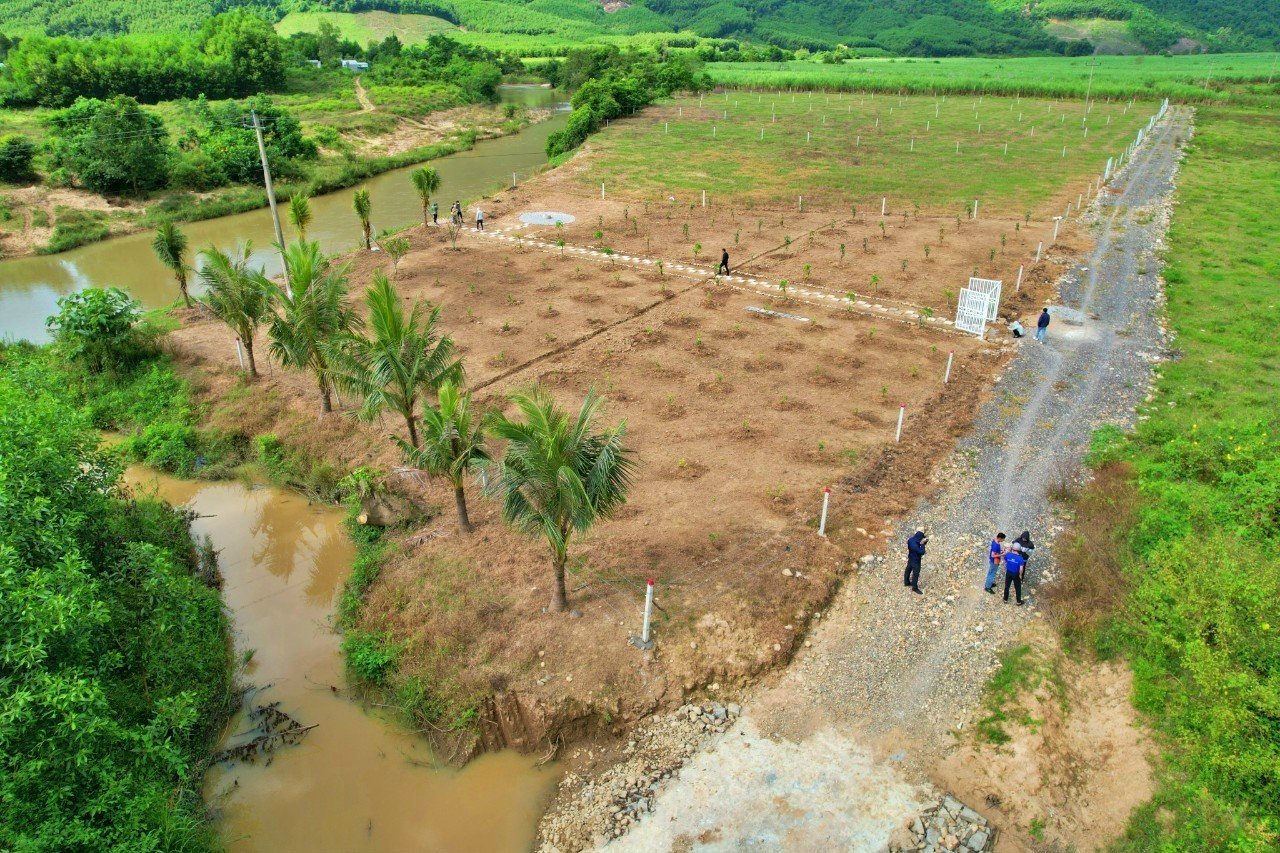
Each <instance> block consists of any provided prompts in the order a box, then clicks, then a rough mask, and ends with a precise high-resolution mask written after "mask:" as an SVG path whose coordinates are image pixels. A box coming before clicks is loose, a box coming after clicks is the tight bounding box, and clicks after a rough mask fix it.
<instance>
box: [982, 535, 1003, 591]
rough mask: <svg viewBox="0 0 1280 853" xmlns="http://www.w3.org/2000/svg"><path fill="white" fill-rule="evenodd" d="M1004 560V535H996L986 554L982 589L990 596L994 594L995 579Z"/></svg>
mask: <svg viewBox="0 0 1280 853" xmlns="http://www.w3.org/2000/svg"><path fill="white" fill-rule="evenodd" d="M1003 560H1004V534H1003V533H997V534H996V538H995V539H992V540H991V551H990V552H989V553H988V554H987V561H988V562H987V582H986V583H984V584H983V585H982V588H983V589H985V590H986V591H987V592H989V593H991V594H992V595H995V594H996V577H997V573H998V572H999V571H1000V563H1001V562H1002V561H1003Z"/></svg>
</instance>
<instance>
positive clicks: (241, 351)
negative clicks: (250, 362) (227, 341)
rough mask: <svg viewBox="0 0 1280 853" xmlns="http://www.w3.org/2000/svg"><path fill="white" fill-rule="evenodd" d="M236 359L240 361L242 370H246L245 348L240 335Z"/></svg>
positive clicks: (237, 338)
mask: <svg viewBox="0 0 1280 853" xmlns="http://www.w3.org/2000/svg"><path fill="white" fill-rule="evenodd" d="M236 358H238V359H239V360H240V369H241V370H244V347H243V346H241V345H240V336H239V335H236Z"/></svg>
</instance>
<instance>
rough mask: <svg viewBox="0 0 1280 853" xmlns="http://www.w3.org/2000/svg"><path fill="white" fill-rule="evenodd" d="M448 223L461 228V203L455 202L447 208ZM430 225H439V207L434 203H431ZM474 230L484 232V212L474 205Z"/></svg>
mask: <svg viewBox="0 0 1280 853" xmlns="http://www.w3.org/2000/svg"><path fill="white" fill-rule="evenodd" d="M449 221H450V222H452V223H453V224H454V225H456V226H457V227H459V228H461V227H462V202H460V201H455V202H454V203H453V205H452V206H451V207H450V208H449ZM431 224H432V225H439V224H440V205H439V204H437V203H436V202H434V201H433V202H431ZM476 230H477V231H483V230H484V211H483V210H481V209H480V206H479V205H476Z"/></svg>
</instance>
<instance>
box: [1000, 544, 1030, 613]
mask: <svg viewBox="0 0 1280 853" xmlns="http://www.w3.org/2000/svg"><path fill="white" fill-rule="evenodd" d="M1026 564H1027V559H1026V557H1024V556H1022V550H1021V549H1020V548H1019V547H1018V543H1016V542H1015V543H1014V544H1013V546H1012V547H1011V548H1010V549H1009V553H1008V554H1005V555H1004V600H1005V601H1008V600H1009V585H1010V584H1013V589H1014V592H1015V593H1016V594H1017V598H1018V606H1019V607H1021V606H1022V569H1023V567H1024V566H1026Z"/></svg>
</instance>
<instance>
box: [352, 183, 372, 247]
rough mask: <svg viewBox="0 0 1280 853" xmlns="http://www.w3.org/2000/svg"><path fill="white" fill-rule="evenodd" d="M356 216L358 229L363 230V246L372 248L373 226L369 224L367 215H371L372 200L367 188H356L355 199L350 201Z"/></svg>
mask: <svg viewBox="0 0 1280 853" xmlns="http://www.w3.org/2000/svg"><path fill="white" fill-rule="evenodd" d="M352 207H353V208H354V209H355V212H356V216H357V217H358V218H359V219H360V230H361V231H363V232H364V247H365V249H366V250H368V249H372V248H373V226H372V225H370V224H369V217H370V216H372V215H373V202H371V201H370V200H369V191H368V190H356V194H355V200H354V202H353V203H352Z"/></svg>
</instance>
